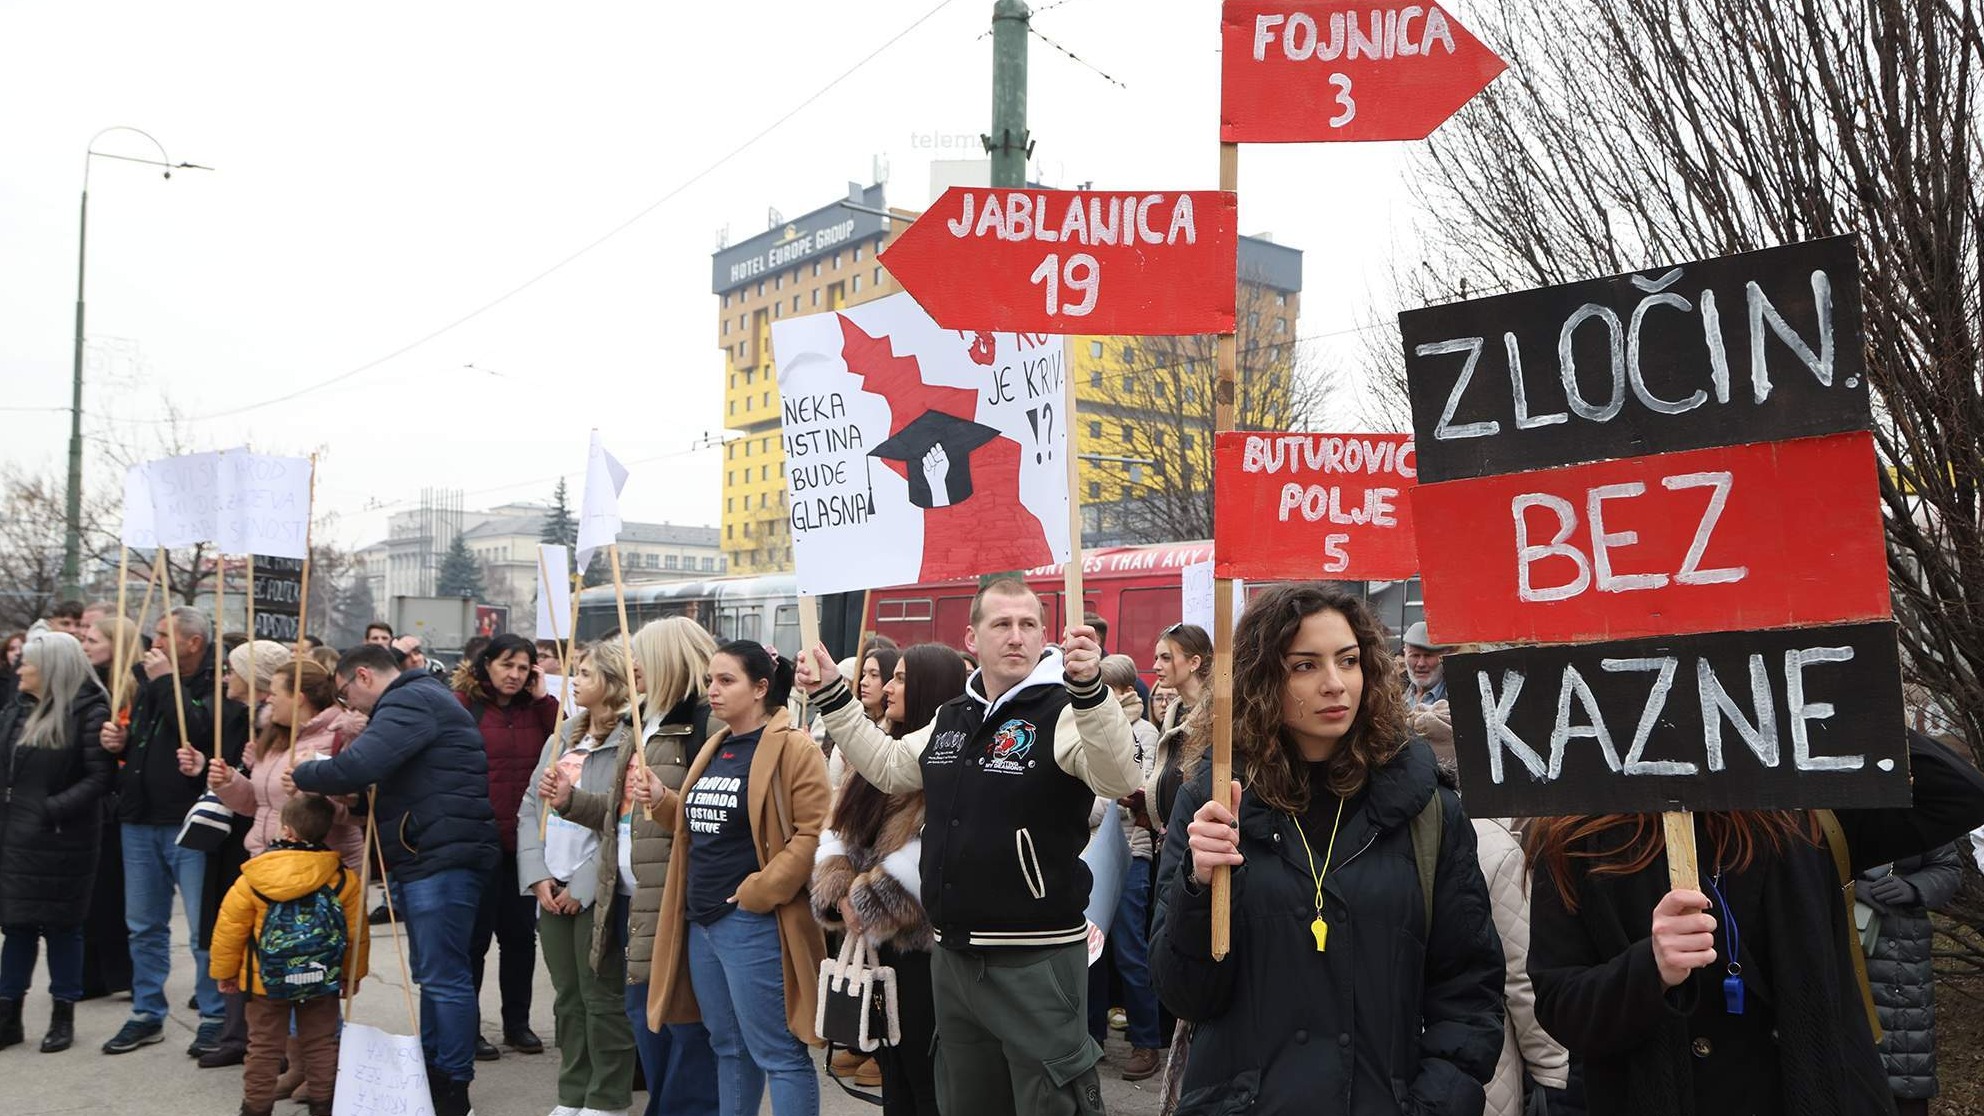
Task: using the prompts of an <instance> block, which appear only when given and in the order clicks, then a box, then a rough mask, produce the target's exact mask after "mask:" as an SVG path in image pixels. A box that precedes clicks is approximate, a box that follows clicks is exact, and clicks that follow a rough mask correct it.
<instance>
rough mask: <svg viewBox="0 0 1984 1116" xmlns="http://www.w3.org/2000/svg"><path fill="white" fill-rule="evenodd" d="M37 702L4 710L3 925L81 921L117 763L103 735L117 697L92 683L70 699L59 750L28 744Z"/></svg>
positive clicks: (0, 728) (0, 797) (24, 698)
mask: <svg viewBox="0 0 1984 1116" xmlns="http://www.w3.org/2000/svg"><path fill="white" fill-rule="evenodd" d="M34 706H35V699H34V698H32V697H30V696H28V695H26V694H22V695H20V696H18V697H16V698H15V699H14V700H13V701H10V702H8V703H7V706H6V708H5V709H4V710H0V768H4V772H3V773H4V788H5V789H4V791H0V926H15V925H31V924H34V923H41V924H43V925H47V926H81V925H82V924H83V919H84V918H85V917H87V916H88V914H89V908H90V893H91V891H92V890H93V887H94V881H95V878H96V861H97V856H98V845H99V842H100V839H101V834H102V831H103V812H102V800H103V797H104V796H105V795H107V794H109V793H110V782H111V776H112V774H113V772H114V771H115V769H116V766H115V764H114V763H113V762H112V761H111V758H110V753H108V752H106V751H104V750H103V747H102V745H101V744H100V743H99V742H98V740H97V734H98V733H99V732H101V731H102V730H103V722H104V721H105V720H107V719H108V718H109V716H110V700H109V699H108V698H107V697H106V696H105V695H104V693H103V691H102V690H101V689H99V688H98V687H96V686H94V685H85V686H84V688H83V689H82V690H81V691H80V692H78V693H77V694H76V697H75V699H74V700H73V701H71V702H70V703H69V713H68V725H67V731H68V736H67V740H68V743H66V744H64V745H63V746H62V747H59V748H33V747H26V746H23V745H22V744H21V732H22V729H23V727H24V726H25V725H26V723H27V719H28V714H29V713H30V712H31V711H32V710H33V709H34ZM113 855H114V854H113Z"/></svg>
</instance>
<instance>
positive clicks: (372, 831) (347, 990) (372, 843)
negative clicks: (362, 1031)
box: [289, 744, 379, 1023]
mask: <svg viewBox="0 0 1984 1116" xmlns="http://www.w3.org/2000/svg"><path fill="white" fill-rule="evenodd" d="M289 750H290V751H292V752H294V751H296V747H295V745H293V744H292V745H291V746H290V749H289ZM378 845H379V825H378V818H377V817H376V816H374V815H373V813H372V812H371V811H370V810H367V811H366V813H365V845H364V851H363V852H361V853H360V854H359V859H358V902H359V906H361V907H363V906H364V905H365V889H366V888H367V887H369V886H370V885H371V883H372V853H373V851H374V850H375V849H377V848H378ZM365 927H366V923H363V922H361V923H360V924H359V931H358V932H359V933H360V934H367V933H369V931H368V930H367V929H366V928H365ZM366 949H367V951H368V954H367V955H368V956H369V955H370V949H371V942H370V941H369V940H368V941H367V942H366ZM352 984H353V982H352V981H349V980H347V981H345V985H344V1021H345V1022H346V1023H349V1022H351V1012H352V1006H351V1001H352V998H353V997H355V996H357V995H358V989H356V988H354V987H352Z"/></svg>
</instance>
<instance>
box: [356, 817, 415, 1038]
mask: <svg viewBox="0 0 1984 1116" xmlns="http://www.w3.org/2000/svg"><path fill="white" fill-rule="evenodd" d="M365 796H366V800H367V802H368V807H367V809H366V816H367V817H370V816H372V815H375V814H377V813H378V812H379V788H378V787H371V788H369V789H367V790H366V792H365ZM375 840H376V837H375ZM379 886H381V887H383V888H385V889H386V927H387V933H389V934H391V935H392V937H393V954H394V956H396V957H398V958H399V960H400V991H401V992H404V993H406V1019H407V1023H408V1024H410V1025H411V1026H412V1027H413V1033H414V1034H416V1035H417V1034H419V1033H420V1009H418V1008H416V1007H414V1006H413V974H412V973H409V972H408V971H407V967H406V949H405V947H404V946H402V945H401V944H400V917H399V914H398V912H396V911H394V910H393V881H392V880H391V879H389V878H387V875H386V856H385V853H384V852H383V851H382V852H381V853H380V854H379Z"/></svg>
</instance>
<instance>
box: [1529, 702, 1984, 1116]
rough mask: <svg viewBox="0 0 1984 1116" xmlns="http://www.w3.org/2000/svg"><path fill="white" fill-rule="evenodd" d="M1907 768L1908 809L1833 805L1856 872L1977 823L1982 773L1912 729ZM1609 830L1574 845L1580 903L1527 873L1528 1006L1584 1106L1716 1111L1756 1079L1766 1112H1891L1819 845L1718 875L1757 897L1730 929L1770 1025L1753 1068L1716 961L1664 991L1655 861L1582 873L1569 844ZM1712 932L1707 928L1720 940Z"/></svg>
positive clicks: (1600, 1112) (1983, 812) (1660, 877)
mask: <svg viewBox="0 0 1984 1116" xmlns="http://www.w3.org/2000/svg"><path fill="white" fill-rule="evenodd" d="M1909 764H1910V774H1911V776H1912V777H1913V781H1914V784H1915V804H1914V806H1913V807H1912V808H1902V809H1884V810H1840V811H1837V813H1838V816H1839V823H1840V828H1841V829H1842V830H1844V831H1845V833H1846V840H1847V846H1848V850H1849V852H1850V854H1851V857H1852V862H1853V865H1854V867H1855V869H1856V870H1865V869H1866V868H1869V867H1872V866H1873V865H1877V864H1885V863H1887V862H1889V861H1891V860H1895V859H1897V858H1899V857H1907V856H1913V855H1915V854H1917V853H1920V852H1922V851H1923V850H1925V849H1930V848H1934V847H1935V846H1937V845H1942V844H1947V843H1948V842H1950V841H1952V840H1954V839H1956V838H1957V837H1959V836H1961V835H1962V834H1964V833H1966V832H1968V831H1969V830H1971V829H1973V828H1975V827H1976V826H1977V825H1978V824H1979V823H1980V822H1984V774H1980V773H1979V772H1978V770H1977V769H1976V768H1975V767H1972V766H1971V765H1970V764H1968V763H1965V762H1964V761H1963V760H1961V759H1958V758H1957V757H1956V756H1955V755H1954V754H1952V753H1951V752H1950V751H1949V750H1948V749H1946V748H1944V747H1943V746H1942V745H1940V744H1937V743H1935V742H1934V741H1932V740H1930V739H1928V738H1927V737H1925V736H1921V735H1919V734H1917V733H1910V734H1909ZM1696 839H1697V841H1698V842H1700V845H1699V847H1700V856H1701V864H1702V871H1703V875H1704V878H1706V876H1707V873H1708V872H1709V870H1710V863H1711V860H1712V858H1713V856H1714V852H1713V849H1712V847H1711V846H1710V845H1709V844H1708V843H1707V841H1706V838H1705V837H1704V836H1702V835H1701V833H1700V832H1699V830H1698V832H1697V838H1696ZM1618 840H1619V838H1618V837H1617V836H1615V835H1613V834H1601V835H1600V836H1598V837H1596V838H1593V839H1592V840H1591V841H1589V842H1587V843H1586V844H1585V845H1584V846H1582V847H1579V846H1574V847H1573V849H1572V853H1573V856H1572V860H1571V864H1572V869H1573V872H1574V874H1575V878H1576V880H1577V884H1576V887H1577V901H1578V910H1577V913H1575V914H1572V913H1570V912H1569V911H1568V910H1567V909H1566V907H1565V904H1564V901H1563V898H1562V896H1561V895H1560V894H1559V893H1558V890H1557V885H1556V884H1555V882H1554V881H1553V880H1552V878H1551V876H1550V874H1549V872H1548V871H1547V870H1544V869H1542V868H1540V867H1536V868H1532V874H1531V884H1530V945H1529V975H1530V978H1531V980H1532V981H1533V982H1534V984H1535V986H1536V1017H1537V1019H1538V1020H1540V1021H1541V1022H1542V1024H1543V1026H1544V1027H1545V1028H1546V1029H1547V1030H1549V1032H1550V1033H1551V1034H1552V1035H1555V1036H1556V1037H1557V1038H1558V1040H1559V1041H1561V1042H1563V1044H1564V1045H1565V1047H1567V1048H1568V1049H1569V1050H1570V1051H1571V1054H1572V1055H1573V1057H1574V1058H1577V1059H1579V1060H1581V1061H1582V1062H1583V1064H1584V1070H1585V1078H1584V1080H1585V1099H1586V1102H1587V1104H1588V1105H1589V1107H1590V1110H1591V1112H1592V1114H1593V1116H1621V1114H1623V1116H1727V1114H1734V1113H1738V1112H1740V1111H1747V1109H1740V1108H1738V1107H1736V1106H1733V1105H1732V1104H1731V1103H1729V1100H1730V1098H1733V1097H1738V1096H1742V1095H1757V1094H1758V1093H1759V1088H1758V1086H1759V1084H1761V1085H1762V1086H1763V1087H1764V1088H1763V1089H1762V1090H1761V1091H1762V1092H1763V1093H1765V1094H1767V1095H1769V1096H1772V1097H1774V1098H1775V1099H1774V1101H1768V1102H1766V1107H1765V1111H1775V1112H1782V1113H1785V1114H1786V1116H1864V1114H1867V1113H1880V1112H1892V1111H1894V1100H1893V1097H1892V1096H1891V1095H1890V1093H1889V1091H1888V1081H1887V1076H1886V1074H1885V1073H1884V1072H1883V1071H1882V1069H1881V1062H1880V1058H1879V1057H1878V1056H1877V1055H1876V1053H1875V1051H1874V1040H1873V1034H1872V1032H1871V1031H1869V1030H1868V1027H1867V1013H1866V1009H1865V1008H1864V1007H1863V1006H1862V1003H1861V998H1860V988H1859V984H1858V982H1857V980H1856V978H1855V977H1854V973H1853V965H1852V955H1851V954H1850V953H1849V952H1848V951H1849V950H1854V949H1858V948H1860V946H1859V942H1858V939H1857V936H1856V935H1855V934H1854V932H1853V929H1852V927H1851V926H1850V925H1849V924H1848V923H1847V919H1846V912H1845V907H1844V905H1843V904H1842V903H1841V902H1840V893H1839V876H1838V872H1837V870H1836V869H1835V867H1834V865H1833V860H1832V853H1831V852H1830V851H1829V850H1828V849H1827V848H1826V847H1825V846H1824V844H1823V843H1821V844H1820V845H1817V846H1812V845H1803V844H1801V845H1799V846H1798V847H1796V848H1793V849H1791V850H1789V851H1787V852H1785V853H1782V854H1780V855H1776V856H1768V855H1766V856H1764V857H1760V859H1759V860H1758V861H1757V862H1756V863H1755V864H1753V865H1752V866H1751V868H1750V869H1749V870H1748V871H1747V872H1743V873H1731V874H1729V875H1727V876H1725V894H1737V895H1739V896H1740V895H1742V894H1745V893H1747V894H1750V895H1753V896H1757V897H1758V898H1757V899H1755V900H1754V906H1753V907H1752V908H1751V909H1750V910H1749V912H1748V913H1746V914H1745V916H1744V918H1743V919H1742V923H1741V938H1742V956H1743V957H1744V958H1746V959H1747V963H1746V964H1745V965H1744V969H1745V975H1746V978H1754V979H1749V980H1748V981H1747V983H1748V985H1749V992H1748V997H1747V998H1749V999H1755V1000H1757V1001H1758V1008H1759V1009H1760V1010H1768V1011H1769V1012H1770V1014H1771V1016H1772V1017H1773V1018H1774V1020H1775V1029H1774V1031H1773V1032H1772V1033H1771V1034H1770V1035H1769V1037H1768V1039H1767V1040H1766V1041H1768V1042H1769V1043H1770V1046H1771V1048H1772V1049H1774V1050H1775V1052H1776V1060H1775V1064H1774V1065H1764V1064H1758V1062H1757V1060H1756V1057H1755V1056H1754V1055H1753V1056H1751V1057H1749V1058H1741V1057H1735V1056H1732V1055H1730V1053H1729V1052H1728V1050H1727V1049H1726V1047H1727V1041H1726V1040H1727V1039H1728V1037H1729V1036H1730V1035H1731V1033H1732V1031H1735V1030H1737V1029H1738V1028H1736V1027H1735V1026H1734V1025H1733V1024H1732V1023H1731V1018H1732V1017H1729V1016H1727V1015H1726V1014H1725V1013H1724V1008H1723V996H1722V990H1721V982H1722V979H1723V977H1724V975H1725V971H1724V968H1723V966H1721V965H1711V966H1709V967H1708V968H1705V969H1702V970H1699V971H1698V972H1697V973H1696V974H1695V976H1694V977H1693V978H1691V979H1690V980H1689V981H1688V982H1687V983H1685V984H1682V985H1680V986H1679V987H1677V988H1675V989H1673V990H1672V991H1671V992H1670V991H1668V990H1666V989H1665V988H1664V987H1663V986H1662V983H1661V980H1660V971H1659V969H1658V967H1657V966H1656V965H1655V964H1654V960H1653V944H1652V921H1653V917H1652V912H1653V908H1654V907H1655V906H1656V905H1657V904H1658V903H1659V902H1660V899H1661V897H1662V896H1664V895H1665V894H1666V893H1667V890H1668V883H1667V858H1666V857H1665V856H1660V857H1657V858H1655V859H1654V861H1653V863H1652V864H1650V865H1648V866H1647V867H1646V868H1645V869H1644V870H1642V871H1640V872H1637V873H1634V874H1632V875H1630V876H1601V877H1597V878H1593V877H1590V876H1587V875H1584V874H1583V872H1584V869H1585V867H1586V866H1588V865H1589V864H1590V861H1589V860H1588V859H1581V858H1580V857H1579V856H1578V855H1577V854H1579V853H1602V852H1603V851H1605V850H1608V849H1611V848H1614V847H1616V845H1617V842H1618ZM1731 889H1738V890H1735V891H1733V892H1732V891H1731ZM1731 902H1733V903H1736V904H1737V906H1738V907H1739V908H1742V907H1744V903H1743V902H1742V901H1741V899H1740V898H1735V899H1731ZM1723 935H1724V931H1723V930H1722V929H1720V928H1718V930H1717V934H1716V948H1717V950H1718V951H1720V950H1722V949H1723V948H1725V947H1724V945H1723V941H1724V936H1723ZM1759 958H1761V959H1762V960H1759ZM1759 1075H1770V1076H1766V1077H1760V1076H1759Z"/></svg>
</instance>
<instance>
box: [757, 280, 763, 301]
mask: <svg viewBox="0 0 1984 1116" xmlns="http://www.w3.org/2000/svg"><path fill="white" fill-rule="evenodd" d="M764 293H765V281H764V280H763V279H760V280H758V296H759V297H760V298H762V297H764Z"/></svg>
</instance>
